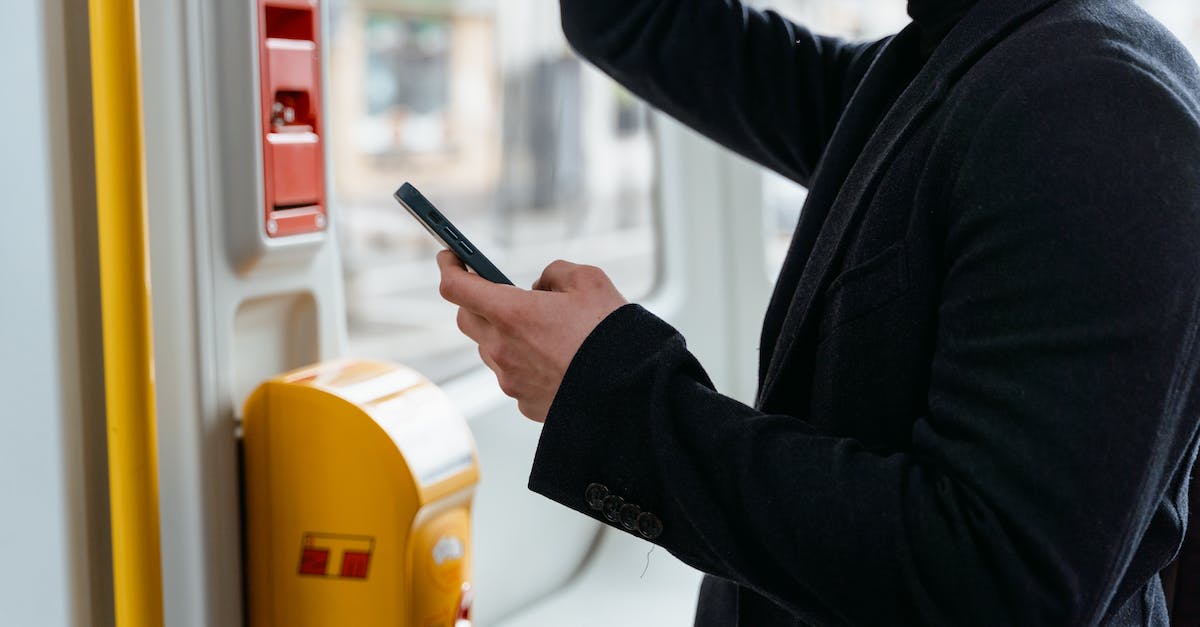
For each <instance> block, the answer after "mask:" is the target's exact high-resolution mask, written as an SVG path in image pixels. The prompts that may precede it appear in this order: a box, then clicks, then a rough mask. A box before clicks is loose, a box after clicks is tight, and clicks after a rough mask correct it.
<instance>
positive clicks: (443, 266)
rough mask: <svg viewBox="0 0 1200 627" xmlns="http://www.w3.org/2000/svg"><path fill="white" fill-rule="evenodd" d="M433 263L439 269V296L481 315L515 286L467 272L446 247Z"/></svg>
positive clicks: (494, 307) (503, 300)
mask: <svg viewBox="0 0 1200 627" xmlns="http://www.w3.org/2000/svg"><path fill="white" fill-rule="evenodd" d="M437 264H438V269H440V270H441V272H442V282H441V285H439V287H438V291H439V292H440V293H441V295H442V298H444V299H446V300H448V301H450V302H452V303H454V304H455V305H458V306H459V307H465V308H467V309H470V310H471V311H473V312H475V313H477V314H480V315H482V316H484V317H485V318H486V317H488V314H489V313H493V312H495V311H497V307H498V306H500V305H503V304H505V303H508V302H509V301H510V300H511V299H512V298H513V297H514V296H515V294H514V292H513V290H516V288H514V287H512V286H511V285H497V284H495V283H492V282H491V281H488V280H487V279H485V278H483V277H480V276H479V275H477V274H471V273H470V272H467V267H466V266H465V265H463V262H462V261H461V260H460V259H459V258H458V257H457V256H455V254H454V253H452V252H450V251H448V250H443V251H441V252H439V253H438V254H437ZM519 291H520V290H517V292H519Z"/></svg>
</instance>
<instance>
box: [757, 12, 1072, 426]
mask: <svg viewBox="0 0 1200 627" xmlns="http://www.w3.org/2000/svg"><path fill="white" fill-rule="evenodd" d="M1055 1H1056V0H981V1H980V2H979V3H978V4H977V5H976V6H975V8H973V9H972V10H971V11H970V12H968V13H967V15H965V16H963V19H962V21H961V22H959V24H958V26H956V27H955V28H954V29H953V30H952V31H951V32H950V33H949V34H948V35H947V36H946V39H945V40H944V41H943V42H942V44H941V45H939V46H938V47H937V49H936V50H935V51H934V53H933V56H932V57H930V59H929V60H928V61H927V62H926V64H925V66H924V67H923V68H922V69H921V71H920V72H918V74H917V76H916V77H915V78H914V79H913V80H912V82H911V83H910V84H909V86H908V87H907V88H906V89H905V90H904V92H903V93H901V95H900V97H899V98H898V99H897V100H896V102H895V104H894V105H893V106H892V107H891V109H889V110H888V112H887V114H886V115H884V116H883V118H882V121H880V122H879V124H878V125H877V126H876V127H875V130H874V132H873V133H872V134H871V135H870V137H869V139H868V140H867V141H866V144H865V145H864V146H863V148H862V150H861V151H860V152H859V153H858V157H857V160H856V161H854V162H853V165H852V166H851V167H850V168H849V170H848V172H847V173H846V174H845V182H844V184H842V185H841V187H840V190H837V191H834V192H833V194H834V197H833V199H832V201H829V200H826V201H825V202H824V203H822V202H816V203H813V202H810V203H809V204H808V206H807V207H806V208H805V210H804V212H802V213H801V218H800V224H799V225H798V226H797V229H796V235H795V236H794V238H793V242H792V246H791V247H790V249H789V251H788V256H787V262H786V263H785V264H784V267H783V269H782V270H781V271H780V275H779V281H778V283H777V284H776V287H775V293H774V294H773V295H772V297H771V304H770V307H769V309H768V314H767V320H768V322H767V326H766V327H764V338H767V337H768V335H767V331H769V330H770V329H769V326H770V321H771V320H772V319H777V318H778V316H779V315H780V314H779V313H778V312H779V310H780V308H782V307H787V309H786V313H785V314H783V319H782V322H781V323H779V332H778V334H777V335H776V336H775V342H774V346H773V347H768V346H763V347H762V349H768V348H771V349H772V350H771V353H770V355H771V356H770V360H769V361H768V360H763V363H764V364H765V365H766V368H765V370H764V371H763V377H762V385H761V386H760V390H759V397H758V405H759V406H760V407H762V406H765V405H766V404H768V403H769V401H770V399H771V394H772V392H773V391H774V389H775V388H776V386H777V385H778V384H779V379H780V373H781V372H782V371H784V366H785V365H786V364H787V363H788V362H789V360H790V359H791V356H792V355H793V354H794V353H795V352H796V346H795V343H796V340H797V338H799V337H801V336H802V335H803V334H804V330H805V329H806V328H808V327H809V326H810V325H811V323H812V314H813V309H814V307H813V305H814V302H815V300H816V299H815V297H816V296H817V295H818V294H819V293H821V291H823V290H824V289H826V288H827V287H828V284H829V280H830V279H831V278H832V276H831V274H832V273H831V269H832V268H834V267H835V263H834V262H835V261H836V260H837V259H838V258H840V256H841V253H842V251H843V250H844V247H845V243H846V241H847V238H848V235H850V234H851V233H853V232H854V230H855V229H854V228H853V225H854V224H855V223H856V221H857V219H858V217H859V216H860V215H861V213H862V211H863V209H864V208H865V207H866V205H867V204H868V203H869V201H870V199H871V197H872V193H871V192H872V191H873V190H874V189H875V187H876V185H877V184H878V181H879V178H880V176H881V174H882V173H883V172H884V171H885V170H886V167H885V166H886V165H887V164H889V163H890V162H891V161H892V159H893V158H894V157H895V154H896V152H897V149H898V148H899V147H901V146H902V145H903V144H904V143H905V142H906V141H907V140H908V138H909V136H910V135H911V134H912V131H913V130H915V129H916V128H918V126H919V124H920V122H922V121H923V120H924V119H925V117H926V115H928V114H929V113H930V112H932V111H933V110H934V108H935V107H936V105H937V104H939V103H940V102H941V101H942V100H943V98H944V97H945V95H946V93H947V92H948V90H949V88H950V87H951V86H952V85H953V84H954V82H955V81H956V80H957V79H958V77H960V76H962V75H963V74H964V73H965V71H966V69H968V68H969V67H970V66H971V65H972V64H974V63H975V62H976V61H977V60H978V59H979V58H980V57H982V56H983V55H984V54H985V53H986V52H987V51H988V50H990V49H991V48H992V47H994V46H995V45H996V44H997V43H998V42H999V41H1000V40H1002V39H1003V38H1004V37H1005V36H1007V35H1008V34H1009V33H1010V32H1011V31H1012V30H1013V29H1015V28H1016V27H1018V26H1020V25H1021V24H1022V23H1024V22H1025V21H1027V20H1028V19H1029V18H1030V17H1032V16H1033V15H1034V14H1036V13H1037V12H1038V11H1040V10H1042V9H1043V8H1045V7H1046V6H1048V5H1049V4H1051V3H1053V2H1055ZM914 35H915V31H914V30H913V28H912V27H910V28H908V29H905V31H904V32H902V33H901V34H900V35H898V36H897V37H895V38H893V40H892V41H891V42H889V43H888V45H887V47H885V48H884V50H883V51H882V52H881V53H880V55H879V57H878V58H877V59H876V61H875V63H874V64H873V65H872V66H871V69H870V70H868V71H867V74H866V76H864V78H863V81H862V84H861V86H860V87H859V89H858V91H857V92H856V93H855V95H854V96H853V98H851V100H850V103H849V104H848V105H847V107H846V112H845V114H844V115H843V119H842V121H841V122H840V123H839V125H838V129H837V130H836V131H835V133H834V136H833V138H832V139H831V140H830V144H829V145H830V148H829V149H828V150H829V151H830V153H831V154H830V155H829V157H833V156H834V155H833V154H832V153H833V151H835V150H838V149H839V147H848V149H849V150H853V147H854V146H855V145H856V144H857V145H861V140H859V141H855V140H856V139H857V138H856V137H854V134H855V133H861V132H862V130H861V129H855V128H854V127H855V125H856V123H857V124H863V123H864V121H863V118H864V113H865V112H867V111H869V110H870V107H871V105H872V104H873V103H872V101H873V100H877V99H878V98H880V97H881V96H882V94H881V87H880V86H881V85H884V84H886V82H887V80H886V79H887V75H886V73H887V72H889V71H894V69H895V67H896V56H897V55H898V54H899V52H900V50H899V47H900V46H904V45H907V44H908V43H909V42H907V41H906V37H911V36H914ZM875 106H878V105H875ZM876 119H878V118H876ZM865 123H868V124H869V123H870V122H869V121H868V122H865ZM845 149H846V148H843V150H845ZM842 158H845V155H842ZM851 158H853V157H851ZM822 169H825V168H824V166H823V167H822ZM837 170H838V168H836V167H835V168H832V169H828V170H827V171H826V172H824V173H823V176H822V177H821V178H822V179H826V180H827V179H830V178H833V177H837V176H838V174H840V173H839V172H838V171H837ZM836 183H837V181H834V184H835V185H836ZM813 192H814V193H816V192H817V190H816V189H815V188H814V190H813ZM820 206H827V207H828V211H827V212H823V211H820ZM814 210H815V211H814ZM810 242H811V243H810ZM806 248H807V249H809V250H810V252H808V253H807V254H806V252H805V249H806ZM797 275H798V276H797ZM760 367H761V364H760Z"/></svg>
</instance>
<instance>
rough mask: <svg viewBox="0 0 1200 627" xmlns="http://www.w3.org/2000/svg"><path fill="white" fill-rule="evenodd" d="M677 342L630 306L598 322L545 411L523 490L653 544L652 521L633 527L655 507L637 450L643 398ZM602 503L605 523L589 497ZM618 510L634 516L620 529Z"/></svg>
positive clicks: (644, 457)
mask: <svg viewBox="0 0 1200 627" xmlns="http://www.w3.org/2000/svg"><path fill="white" fill-rule="evenodd" d="M682 342H683V340H682V337H681V336H680V335H679V334H678V332H676V330H675V329H674V328H672V327H671V326H670V325H668V324H667V323H666V322H663V321H662V320H661V319H659V318H658V317H656V316H654V315H653V314H651V313H650V312H648V311H646V310H645V309H644V308H642V307H640V306H638V305H632V304H630V305H625V306H623V307H621V308H619V309H617V310H616V311H614V312H613V313H611V314H609V316H608V317H607V318H605V319H604V320H603V321H601V323H600V324H599V325H597V327H596V328H595V329H594V330H593V331H592V333H591V334H589V335H588V337H587V339H585V340H584V342H583V344H582V345H581V346H580V347H579V350H578V351H577V352H576V354H575V357H574V358H573V359H572V361H571V364H570V366H568V368H567V371H566V373H565V374H564V376H563V380H562V383H561V384H560V385H559V388H558V392H557V394H556V395H555V397H554V401H553V402H552V403H551V405H550V411H549V413H548V415H547V418H546V422H545V425H544V426H543V427H542V433H541V437H540V439H539V440H538V447H537V453H536V454H535V455H534V460H533V468H532V471H531V472H530V475H529V489H530V490H533V491H534V492H537V493H539V494H542V495H543V496H546V497H548V498H550V499H552V500H554V501H557V502H559V503H561V504H563V505H566V506H567V507H569V508H571V509H573V510H576V511H578V512H580V513H583V514H585V515H587V516H589V517H591V518H594V519H596V520H599V521H600V522H603V523H605V524H608V525H611V526H613V527H616V528H618V529H622V530H624V531H626V532H630V533H633V534H634V535H639V536H641V537H643V538H646V539H655V538H657V536H658V535H659V534H660V533H661V531H662V530H661V523H660V522H658V525H659V529H658V530H657V532H656V531H655V530H654V529H653V525H654V524H655V523H656V522H657V518H655V519H650V518H648V517H643V519H642V527H641V528H639V527H638V525H637V524H636V518H637V515H640V512H647V513H652V512H653V510H654V508H655V507H656V505H657V502H661V501H660V499H659V498H658V496H657V495H655V494H652V493H650V489H651V488H650V486H654V485H658V482H657V481H655V480H654V479H655V478H652V477H647V476H646V474H647V473H650V474H656V472H655V470H654V468H655V467H656V464H655V462H654V460H653V459H652V458H651V455H652V451H650V450H648V448H647V447H646V446H645V442H646V436H647V432H648V430H649V424H648V423H649V415H648V414H649V396H650V394H651V390H652V379H654V377H655V373H656V370H657V368H656V365H657V364H658V362H660V361H661V355H663V354H665V353H668V352H670V350H671V347H672V346H673V345H675V344H679V345H682ZM596 486H600V487H602V488H603V490H602V491H600V490H598V488H597V487H596ZM600 492H602V495H601V494H600ZM609 495H611V496H616V497H619V498H620V499H621V501H620V502H619V503H618V502H617V501H614V500H611V499H610V500H609V503H608V504H609V506H610V507H609V508H607V509H608V512H607V513H608V516H606V515H605V514H606V511H605V508H603V507H601V508H598V507H597V505H598V504H599V502H600V501H599V500H598V499H597V497H598V496H600V498H601V499H602V498H604V497H607V496H609ZM625 504H629V505H633V506H635V507H636V508H637V510H636V512H638V514H635V510H634V509H633V508H624V513H625V521H624V522H625V523H626V524H624V525H623V524H622V518H621V516H620V514H621V512H620V509H621V508H623V506H624V505H625ZM614 505H616V506H618V507H615V508H614V507H613V506H614ZM614 509H615V510H616V511H614ZM631 516H632V518H631ZM614 517H615V520H614V519H613V518H614ZM631 526H632V527H633V528H632V529H631V528H630V527H631Z"/></svg>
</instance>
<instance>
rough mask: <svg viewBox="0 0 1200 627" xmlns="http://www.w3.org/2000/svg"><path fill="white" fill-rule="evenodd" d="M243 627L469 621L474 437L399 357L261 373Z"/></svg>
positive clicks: (443, 625)
mask: <svg viewBox="0 0 1200 627" xmlns="http://www.w3.org/2000/svg"><path fill="white" fill-rule="evenodd" d="M242 429H243V444H244V449H243V450H244V456H245V457H244V482H245V501H246V505H245V509H246V560H247V565H246V571H247V577H248V593H249V594H248V603H249V614H250V625H251V627H308V626H311V627H327V626H329V625H355V626H356V627H371V626H374V625H388V626H389V627H396V626H398V625H410V626H412V627H464V626H466V625H469V624H470V611H471V600H472V594H471V587H470V530H471V529H470V516H471V499H472V496H473V495H474V491H475V485H476V484H477V483H478V481H479V465H478V461H477V456H476V452H475V445H474V440H473V439H472V437H471V432H470V430H469V429H468V427H467V424H466V421H465V420H464V419H463V418H462V416H461V415H459V414H458V413H457V412H456V411H455V410H454V408H453V406H452V404H451V402H450V399H449V398H448V397H447V396H446V395H445V394H444V393H443V392H442V391H441V390H440V389H439V388H438V387H437V386H435V385H434V384H432V383H430V382H429V380H427V379H426V378H425V377H423V376H421V375H420V374H419V373H417V372H416V371H414V370H412V369H410V368H406V367H404V366H398V365H391V364H384V363H378V362H364V361H338V362H332V363H325V364H319V365H316V366H312V367H308V368H303V369H301V370H296V371H294V372H290V373H287V374H284V375H281V376H279V377H276V378H274V379H271V380H269V381H266V382H264V383H263V384H261V385H260V386H259V387H258V389H257V390H255V391H254V393H253V394H251V396H250V398H249V400H247V401H246V407H245V415H244V418H243V425H242Z"/></svg>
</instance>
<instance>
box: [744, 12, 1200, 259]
mask: <svg viewBox="0 0 1200 627" xmlns="http://www.w3.org/2000/svg"><path fill="white" fill-rule="evenodd" d="M1139 2H1140V4H1141V5H1142V7H1143V8H1145V9H1146V10H1147V11H1148V12H1149V13H1150V14H1151V15H1153V16H1154V17H1155V18H1156V19H1158V20H1159V21H1160V22H1162V23H1163V24H1164V25H1166V27H1167V28H1169V29H1171V31H1172V32H1173V33H1174V34H1175V36H1176V37H1178V38H1179V39H1180V41H1182V42H1183V44H1184V45H1185V46H1187V47H1188V49H1189V50H1191V52H1192V55H1193V56H1196V57H1197V58H1200V3H1196V2H1182V1H1181V0H1139ZM754 4H755V5H756V6H758V7H759V8H770V9H774V10H776V11H778V12H779V13H780V14H782V15H786V16H788V17H789V18H791V19H794V20H796V21H798V22H800V23H802V24H804V25H806V26H808V27H810V28H812V29H813V30H815V31H817V32H820V33H825V34H830V35H838V36H841V37H846V38H849V39H858V40H862V39H872V38H877V37H882V36H885V35H887V34H889V33H895V32H898V31H899V30H900V29H902V28H904V26H905V24H907V23H908V22H909V18H908V16H907V15H906V14H905V3H904V2H901V1H900V0H850V1H848V0H761V1H758V2H755V3H754ZM762 191H763V227H764V236H765V238H766V246H765V247H764V250H765V251H766V259H765V261H766V264H767V272H768V274H769V275H770V276H771V279H772V280H774V278H775V277H776V276H777V275H778V273H779V268H780V266H781V265H782V264H783V257H784V255H785V254H786V253H787V247H788V243H789V242H790V241H791V238H792V231H793V230H794V229H795V227H796V221H797V220H798V219H799V217H800V207H801V206H802V205H803V204H804V199H805V197H806V196H807V191H806V190H805V189H804V188H803V187H801V186H800V185H797V184H796V183H794V182H792V181H791V180H789V179H786V178H784V177H782V176H779V175H778V174H775V173H774V172H768V171H764V172H763V182H762Z"/></svg>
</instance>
